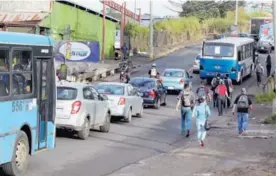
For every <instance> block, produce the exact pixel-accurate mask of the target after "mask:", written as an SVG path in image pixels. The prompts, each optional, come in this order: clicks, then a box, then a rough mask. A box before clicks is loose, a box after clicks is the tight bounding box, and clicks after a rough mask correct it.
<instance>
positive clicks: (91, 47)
mask: <svg viewBox="0 0 277 176" xmlns="http://www.w3.org/2000/svg"><path fill="white" fill-rule="evenodd" d="M69 46H70V47H69ZM69 48H70V49H69ZM54 52H55V57H56V61H60V62H63V61H64V59H65V60H66V62H99V60H100V58H99V42H96V41H92V42H84V41H71V42H57V43H56V44H55V46H54ZM69 52H70V53H69Z"/></svg>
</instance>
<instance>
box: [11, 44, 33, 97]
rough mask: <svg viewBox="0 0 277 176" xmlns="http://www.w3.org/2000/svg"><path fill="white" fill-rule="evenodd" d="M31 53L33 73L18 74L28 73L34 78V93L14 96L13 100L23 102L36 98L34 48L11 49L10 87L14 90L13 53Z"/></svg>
mask: <svg viewBox="0 0 277 176" xmlns="http://www.w3.org/2000/svg"><path fill="white" fill-rule="evenodd" d="M18 50H19V51H31V59H32V62H31V63H32V69H31V71H18V72H16V73H27V74H31V76H32V92H31V93H29V94H19V95H14V94H12V95H11V96H12V98H11V100H21V99H31V98H36V96H35V95H36V94H35V90H36V85H35V81H34V75H35V74H34V67H35V65H34V64H35V59H34V51H33V48H32V47H29V46H28V47H23V46H22V47H17V46H16V47H11V52H10V62H9V66H10V68H11V69H10V75H11V78H10V81H11V82H10V86H11V89H10V90H13V84H12V81H13V80H12V75H13V74H14V72H13V67H12V61H13V53H14V51H18Z"/></svg>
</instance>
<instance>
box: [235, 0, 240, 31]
mask: <svg viewBox="0 0 277 176" xmlns="http://www.w3.org/2000/svg"><path fill="white" fill-rule="evenodd" d="M238 8H239V2H238V0H236V19H235V25H236V26H238Z"/></svg>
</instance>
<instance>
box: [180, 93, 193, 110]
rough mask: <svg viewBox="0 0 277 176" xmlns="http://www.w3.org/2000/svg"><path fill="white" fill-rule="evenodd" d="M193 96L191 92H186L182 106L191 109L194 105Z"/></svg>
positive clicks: (183, 95)
mask: <svg viewBox="0 0 277 176" xmlns="http://www.w3.org/2000/svg"><path fill="white" fill-rule="evenodd" d="M191 99H192V95H191V92H190V91H184V92H183V94H182V97H181V100H182V106H185V107H190V106H191V105H192V103H191Z"/></svg>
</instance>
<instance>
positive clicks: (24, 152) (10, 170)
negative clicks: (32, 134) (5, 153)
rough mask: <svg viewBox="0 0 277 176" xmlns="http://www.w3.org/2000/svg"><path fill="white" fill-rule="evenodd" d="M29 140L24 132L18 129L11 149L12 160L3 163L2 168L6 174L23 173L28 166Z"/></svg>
mask: <svg viewBox="0 0 277 176" xmlns="http://www.w3.org/2000/svg"><path fill="white" fill-rule="evenodd" d="M29 147H30V146H29V142H28V137H27V135H26V133H25V132H23V131H19V133H18V135H17V139H16V142H15V146H14V149H13V156H12V161H11V162H9V163H6V164H3V166H2V169H3V171H4V172H5V173H6V174H7V175H23V174H24V172H26V170H27V167H28V157H29Z"/></svg>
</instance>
